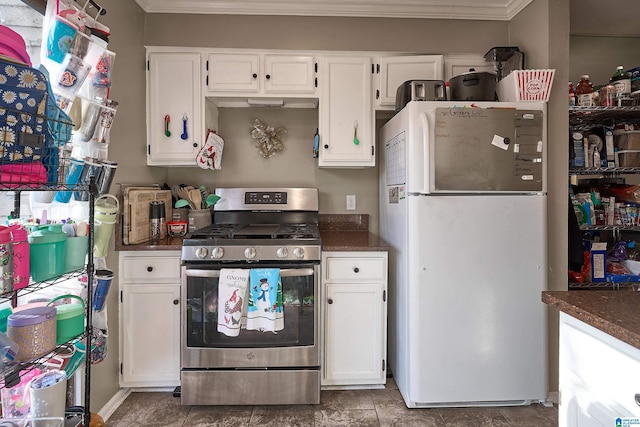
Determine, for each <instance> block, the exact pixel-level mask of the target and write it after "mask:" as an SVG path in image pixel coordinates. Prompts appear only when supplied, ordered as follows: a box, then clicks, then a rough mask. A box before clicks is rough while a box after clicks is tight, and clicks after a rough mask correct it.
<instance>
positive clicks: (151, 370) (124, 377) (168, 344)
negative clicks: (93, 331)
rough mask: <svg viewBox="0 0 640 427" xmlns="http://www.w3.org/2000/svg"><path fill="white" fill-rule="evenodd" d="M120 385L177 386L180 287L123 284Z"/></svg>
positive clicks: (178, 376)
mask: <svg viewBox="0 0 640 427" xmlns="http://www.w3.org/2000/svg"><path fill="white" fill-rule="evenodd" d="M121 298H122V301H121V304H122V309H121V313H122V316H121V322H122V323H121V324H120V333H121V341H122V345H121V347H120V352H121V357H120V363H121V364H122V366H121V374H120V386H121V387H163V386H165V387H166V386H176V385H178V384H179V383H180V286H179V285H125V286H122V294H121Z"/></svg>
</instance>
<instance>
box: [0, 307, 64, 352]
mask: <svg viewBox="0 0 640 427" xmlns="http://www.w3.org/2000/svg"><path fill="white" fill-rule="evenodd" d="M7 336H8V337H9V338H11V339H12V340H13V341H15V342H16V343H17V344H18V345H19V346H20V348H19V349H18V354H17V355H16V360H19V361H22V362H24V361H29V360H33V359H36V358H38V357H40V356H44V355H45V354H47V353H50V352H51V351H53V349H55V348H56V309H55V308H54V307H34V308H29V309H27V310H22V311H20V312H18V313H13V314H11V315H10V316H9V318H8V319H7Z"/></svg>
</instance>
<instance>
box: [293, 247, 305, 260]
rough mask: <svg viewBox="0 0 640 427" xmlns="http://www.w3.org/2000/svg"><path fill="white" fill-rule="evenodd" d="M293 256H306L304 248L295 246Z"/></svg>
mask: <svg viewBox="0 0 640 427" xmlns="http://www.w3.org/2000/svg"><path fill="white" fill-rule="evenodd" d="M293 256H294V257H296V258H304V249H302V248H295V249H294V250H293Z"/></svg>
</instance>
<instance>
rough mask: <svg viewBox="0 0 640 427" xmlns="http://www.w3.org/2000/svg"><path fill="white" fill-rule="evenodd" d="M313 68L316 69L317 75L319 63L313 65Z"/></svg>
mask: <svg viewBox="0 0 640 427" xmlns="http://www.w3.org/2000/svg"><path fill="white" fill-rule="evenodd" d="M313 67H314V69H315V71H316V73H317V72H318V63H317V62H316V63H314V64H313Z"/></svg>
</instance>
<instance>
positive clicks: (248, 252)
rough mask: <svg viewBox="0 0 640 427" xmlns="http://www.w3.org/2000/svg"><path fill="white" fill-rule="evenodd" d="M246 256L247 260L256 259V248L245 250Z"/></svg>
mask: <svg viewBox="0 0 640 427" xmlns="http://www.w3.org/2000/svg"><path fill="white" fill-rule="evenodd" d="M244 256H245V258H247V259H253V258H255V257H256V248H247V249H245V250H244Z"/></svg>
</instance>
